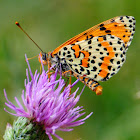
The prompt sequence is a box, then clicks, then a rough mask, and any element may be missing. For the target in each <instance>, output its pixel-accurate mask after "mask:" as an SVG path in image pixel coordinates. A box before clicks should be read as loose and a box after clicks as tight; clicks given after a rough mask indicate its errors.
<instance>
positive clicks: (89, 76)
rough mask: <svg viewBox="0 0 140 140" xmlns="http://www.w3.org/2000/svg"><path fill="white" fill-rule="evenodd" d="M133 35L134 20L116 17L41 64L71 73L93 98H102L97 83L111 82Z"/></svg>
mask: <svg viewBox="0 0 140 140" xmlns="http://www.w3.org/2000/svg"><path fill="white" fill-rule="evenodd" d="M134 32H135V19H134V17H132V16H120V17H115V18H112V19H110V20H107V21H105V22H102V23H100V24H98V25H96V26H93V27H92V28H90V29H88V30H86V31H84V32H83V33H81V34H79V35H77V36H75V37H73V38H71V39H70V40H68V41H66V42H65V43H63V44H62V45H60V46H59V47H58V48H56V49H55V50H54V51H53V52H51V53H48V54H47V56H46V57H42V61H43V62H44V63H45V64H46V61H49V62H50V64H51V65H55V68H58V69H60V68H61V70H62V73H65V72H66V71H71V73H72V74H73V75H74V76H75V77H76V78H77V79H79V80H80V81H82V82H83V83H84V84H86V85H87V86H88V87H89V88H90V89H91V90H94V91H95V92H96V94H101V93H102V87H101V86H100V85H99V83H98V81H106V80H108V79H110V78H111V77H112V76H113V75H114V74H116V73H117V72H118V71H119V69H120V68H121V67H122V65H123V63H124V62H125V60H126V52H127V49H128V47H129V45H130V44H131V41H132V38H133V35H134Z"/></svg>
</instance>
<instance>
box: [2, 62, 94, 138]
mask: <svg viewBox="0 0 140 140" xmlns="http://www.w3.org/2000/svg"><path fill="white" fill-rule="evenodd" d="M27 64H28V69H29V70H28V69H27V70H26V75H27V79H26V80H25V90H23V91H22V95H21V98H22V103H21V102H20V101H19V100H18V99H17V97H15V101H16V103H17V105H18V106H15V105H14V104H13V103H11V102H10V101H9V100H8V98H7V94H6V91H5V90H4V94H5V98H6V100H7V103H5V104H6V105H7V106H8V107H9V108H10V109H12V110H14V111H15V113H11V112H8V111H7V110H6V109H5V111H7V112H8V113H10V114H12V115H15V116H19V117H26V118H28V120H30V121H32V122H33V123H37V124H39V125H40V126H42V128H43V129H44V130H45V133H46V134H47V135H48V137H49V139H50V140H52V139H53V138H52V135H54V136H55V137H57V138H58V139H60V140H61V139H62V138H61V137H59V136H58V135H57V134H56V131H57V130H59V131H72V130H73V128H72V127H74V126H78V125H81V124H83V123H84V121H85V120H86V119H87V118H88V117H90V116H91V114H92V113H90V114H89V115H87V116H86V117H85V118H83V119H80V120H77V119H78V118H79V117H81V116H83V115H84V114H85V112H82V113H81V111H83V110H84V109H83V107H79V106H77V107H75V105H76V104H77V102H78V101H79V98H80V95H81V93H82V92H81V93H80V94H79V95H77V96H76V93H77V91H78V88H77V90H76V91H75V92H74V93H72V94H70V88H72V87H73V86H74V85H75V84H76V83H77V81H76V82H74V83H73V84H72V85H68V86H66V87H65V81H64V79H62V77H61V76H60V78H59V79H58V80H57V79H56V77H57V71H58V70H56V71H55V73H54V74H52V75H51V76H50V78H48V72H46V71H45V70H44V68H43V70H42V73H41V74H39V73H38V72H37V71H35V74H34V75H33V73H32V71H31V68H30V65H29V62H28V61H27ZM29 75H30V76H29ZM30 77H31V78H30ZM30 79H31V80H30ZM64 87H65V88H64Z"/></svg>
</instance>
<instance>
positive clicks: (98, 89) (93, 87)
mask: <svg viewBox="0 0 140 140" xmlns="http://www.w3.org/2000/svg"><path fill="white" fill-rule="evenodd" d="M74 76H75V77H76V78H77V79H79V80H80V81H81V82H82V83H84V84H85V85H86V86H88V87H89V88H90V89H91V90H92V91H95V92H96V94H97V95H101V94H102V89H103V88H102V86H101V85H100V84H99V83H98V82H97V81H94V80H93V79H91V78H86V77H83V76H79V75H76V74H74Z"/></svg>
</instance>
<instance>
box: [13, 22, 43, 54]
mask: <svg viewBox="0 0 140 140" xmlns="http://www.w3.org/2000/svg"><path fill="white" fill-rule="evenodd" d="M15 24H16V25H17V26H18V27H19V28H20V29H21V30H22V31H23V32H24V33H25V34H26V35H27V37H28V38H29V39H30V40H32V42H33V43H34V44H35V45H36V46H37V47H38V48H39V49H40V50H41V52H42V53H43V50H42V49H41V48H40V47H39V46H38V45H37V44H36V43H35V41H34V40H33V39H32V38H31V37H30V36H29V35H28V34H27V33H26V32H25V31H24V30H23V29H22V27H21V26H20V24H19V22H17V21H16V22H15Z"/></svg>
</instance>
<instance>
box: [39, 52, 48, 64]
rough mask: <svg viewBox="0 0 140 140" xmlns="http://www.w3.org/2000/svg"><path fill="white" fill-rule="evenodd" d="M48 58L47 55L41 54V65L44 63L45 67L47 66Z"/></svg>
mask: <svg viewBox="0 0 140 140" xmlns="http://www.w3.org/2000/svg"><path fill="white" fill-rule="evenodd" d="M47 57H48V55H47V54H46V53H44V52H43V53H42V52H40V55H39V56H38V60H39V62H40V63H43V65H47Z"/></svg>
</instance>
